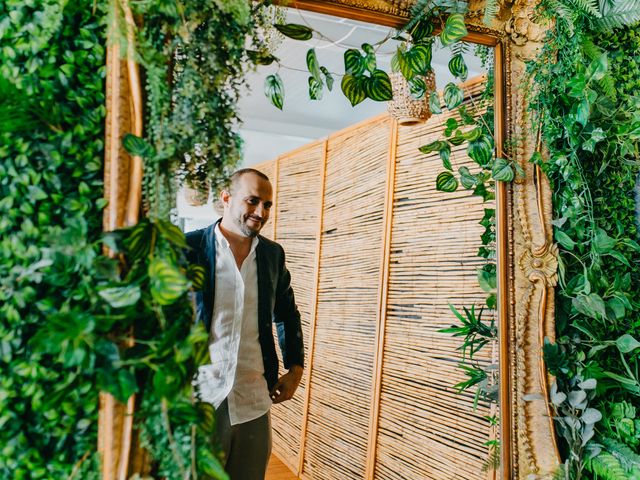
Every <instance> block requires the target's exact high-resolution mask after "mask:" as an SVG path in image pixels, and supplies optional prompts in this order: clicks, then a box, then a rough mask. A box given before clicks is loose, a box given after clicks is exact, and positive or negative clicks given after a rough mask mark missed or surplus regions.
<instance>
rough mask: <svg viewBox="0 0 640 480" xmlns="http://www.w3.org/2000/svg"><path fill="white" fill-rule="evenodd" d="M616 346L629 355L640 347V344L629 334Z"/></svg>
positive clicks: (622, 337) (620, 339)
mask: <svg viewBox="0 0 640 480" xmlns="http://www.w3.org/2000/svg"><path fill="white" fill-rule="evenodd" d="M616 346H617V347H618V350H620V351H621V352H622V353H629V352H632V351H633V350H635V349H636V348H638V347H640V342H638V341H637V340H636V339H635V338H633V337H632V336H631V335H629V334H628V333H625V334H624V335H622V336H621V337H618V339H617V340H616Z"/></svg>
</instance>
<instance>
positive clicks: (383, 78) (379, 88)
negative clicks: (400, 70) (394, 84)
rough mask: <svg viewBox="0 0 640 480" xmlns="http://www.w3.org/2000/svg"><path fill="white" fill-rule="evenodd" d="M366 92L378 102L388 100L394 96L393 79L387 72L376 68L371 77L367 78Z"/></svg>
mask: <svg viewBox="0 0 640 480" xmlns="http://www.w3.org/2000/svg"><path fill="white" fill-rule="evenodd" d="M365 93H366V95H367V97H369V98H370V99H371V100H375V101H376V102H387V101H389V100H391V99H392V98H393V91H392V89H391V80H390V79H389V75H387V72H385V71H383V70H374V71H373V73H372V74H371V76H370V77H369V78H367V79H366V80H365Z"/></svg>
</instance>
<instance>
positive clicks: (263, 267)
mask: <svg viewBox="0 0 640 480" xmlns="http://www.w3.org/2000/svg"><path fill="white" fill-rule="evenodd" d="M256 266H257V273H258V328H259V332H260V337H263V336H264V335H271V313H270V309H271V306H270V302H271V275H270V273H271V272H270V271H269V262H268V258H267V255H266V252H265V251H264V248H263V242H259V243H258V245H257V246H256Z"/></svg>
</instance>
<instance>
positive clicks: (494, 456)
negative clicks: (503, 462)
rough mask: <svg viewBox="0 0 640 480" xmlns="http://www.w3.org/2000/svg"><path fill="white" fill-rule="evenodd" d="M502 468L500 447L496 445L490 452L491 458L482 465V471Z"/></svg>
mask: <svg viewBox="0 0 640 480" xmlns="http://www.w3.org/2000/svg"><path fill="white" fill-rule="evenodd" d="M498 468H500V445H494V446H493V447H492V448H491V449H490V450H489V457H488V458H487V459H486V460H485V461H484V463H483V464H482V471H483V472H488V471H490V470H498Z"/></svg>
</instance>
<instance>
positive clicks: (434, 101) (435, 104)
mask: <svg viewBox="0 0 640 480" xmlns="http://www.w3.org/2000/svg"><path fill="white" fill-rule="evenodd" d="M429 110H431V113H433V114H436V115H437V114H438V113H442V108H440V98H439V97H438V92H436V91H435V90H434V91H433V92H431V95H429Z"/></svg>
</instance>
